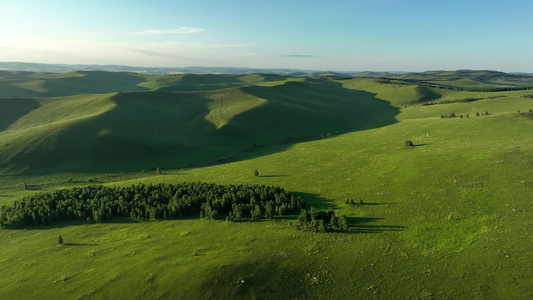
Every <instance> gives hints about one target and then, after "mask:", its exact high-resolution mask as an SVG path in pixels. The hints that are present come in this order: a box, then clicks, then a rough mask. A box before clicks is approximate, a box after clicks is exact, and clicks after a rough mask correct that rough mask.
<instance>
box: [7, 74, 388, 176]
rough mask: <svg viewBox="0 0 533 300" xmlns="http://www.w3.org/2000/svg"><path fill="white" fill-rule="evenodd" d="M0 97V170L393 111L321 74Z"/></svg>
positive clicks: (154, 162)
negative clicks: (276, 80) (234, 83)
mask: <svg viewBox="0 0 533 300" xmlns="http://www.w3.org/2000/svg"><path fill="white" fill-rule="evenodd" d="M15 104H16V105H15ZM0 105H3V106H5V107H9V109H7V110H4V111H0V114H3V118H2V120H4V121H3V122H2V123H0V125H2V128H4V131H2V132H1V133H0V136H1V137H2V140H3V145H2V146H3V151H2V152H1V153H0V156H1V166H2V169H4V170H5V171H17V170H19V171H20V170H24V171H27V172H30V173H31V172H36V171H43V170H44V169H51V168H52V169H53V170H55V171H59V170H61V169H63V168H64V169H79V170H83V169H84V167H89V168H96V167H102V166H103V164H105V167H106V168H107V169H109V170H115V171H118V170H141V169H148V168H151V167H153V166H158V167H164V168H169V167H176V166H185V165H189V164H191V163H206V162H211V161H213V160H215V159H219V158H221V157H225V156H228V155H235V154H238V153H240V152H242V151H244V150H246V149H249V148H250V147H257V146H261V145H268V144H272V143H285V144H287V143H289V142H295V141H300V140H302V139H307V140H308V139H316V138H320V137H321V136H327V135H332V134H339V133H344V132H349V131H353V130H357V129H361V128H368V127H373V126H383V125H386V124H389V123H391V122H394V121H395V120H394V115H395V114H397V110H396V109H394V108H392V107H390V106H389V105H388V104H387V102H385V101H381V100H378V99H376V98H374V95H373V94H371V93H367V92H361V91H352V90H348V89H344V88H342V87H341V85H340V84H338V83H334V82H328V81H320V80H308V81H306V82H287V83H285V84H278V85H274V86H269V87H259V86H249V87H244V88H231V89H223V90H215V91H208V92H179V93H176V92H162V91H153V92H129V93H113V94H101V95H78V96H71V97H66V98H47V99H38V100H32V99H2V100H0ZM254 145H255V146H254ZM113 168H114V169H113ZM85 170H87V169H85Z"/></svg>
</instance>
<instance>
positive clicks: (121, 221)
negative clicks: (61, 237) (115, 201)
mask: <svg viewBox="0 0 533 300" xmlns="http://www.w3.org/2000/svg"><path fill="white" fill-rule="evenodd" d="M140 222H142V221H138V220H135V219H130V218H124V217H116V218H113V219H111V220H106V221H104V222H100V223H95V222H87V221H86V220H69V221H59V222H56V223H53V224H47V225H30V226H27V227H22V228H13V227H10V226H9V225H4V226H5V228H7V229H14V230H19V229H20V230H22V229H26V230H47V229H57V228H65V227H70V226H80V225H91V224H128V223H140ZM145 222H149V221H145ZM65 245H66V244H65Z"/></svg>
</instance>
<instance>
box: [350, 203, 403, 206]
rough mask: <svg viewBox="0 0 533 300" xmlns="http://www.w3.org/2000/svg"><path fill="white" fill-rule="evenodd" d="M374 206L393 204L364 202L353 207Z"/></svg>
mask: <svg viewBox="0 0 533 300" xmlns="http://www.w3.org/2000/svg"><path fill="white" fill-rule="evenodd" d="M375 205H394V203H392V202H381V203H377V202H364V203H363V204H361V205H355V206H375Z"/></svg>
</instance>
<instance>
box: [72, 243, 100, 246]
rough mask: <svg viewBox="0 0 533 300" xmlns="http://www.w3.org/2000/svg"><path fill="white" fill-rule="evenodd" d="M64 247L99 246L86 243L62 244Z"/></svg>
mask: <svg viewBox="0 0 533 300" xmlns="http://www.w3.org/2000/svg"><path fill="white" fill-rule="evenodd" d="M63 245H64V246H98V245H99V244H86V243H64V244H63Z"/></svg>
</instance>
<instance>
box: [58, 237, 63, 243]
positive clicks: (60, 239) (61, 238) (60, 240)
mask: <svg viewBox="0 0 533 300" xmlns="http://www.w3.org/2000/svg"><path fill="white" fill-rule="evenodd" d="M57 243H58V244H59V245H63V237H62V236H61V235H60V236H59V238H57Z"/></svg>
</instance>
